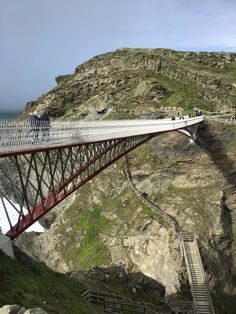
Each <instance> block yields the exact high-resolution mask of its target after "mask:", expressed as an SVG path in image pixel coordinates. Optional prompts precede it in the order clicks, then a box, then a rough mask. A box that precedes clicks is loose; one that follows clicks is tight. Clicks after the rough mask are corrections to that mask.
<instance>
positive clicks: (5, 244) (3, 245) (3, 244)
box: [0, 233, 15, 259]
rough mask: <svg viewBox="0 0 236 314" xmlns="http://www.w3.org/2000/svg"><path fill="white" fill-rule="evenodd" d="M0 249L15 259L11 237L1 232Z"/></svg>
mask: <svg viewBox="0 0 236 314" xmlns="http://www.w3.org/2000/svg"><path fill="white" fill-rule="evenodd" d="M0 249H1V250H2V251H3V252H4V253H5V254H7V255H8V256H10V257H11V258H13V259H15V255H14V251H13V247H12V242H11V239H10V238H9V237H7V236H5V235H4V234H2V233H0Z"/></svg>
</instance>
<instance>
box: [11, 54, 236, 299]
mask: <svg viewBox="0 0 236 314" xmlns="http://www.w3.org/2000/svg"><path fill="white" fill-rule="evenodd" d="M235 68H236V56H235V54H230V53H193V52H191V53H186V52H175V51H171V50H164V49H128V48H127V49H121V50H117V51H115V52H110V53H107V54H104V55H100V56H97V57H95V58H92V59H91V60H89V61H87V62H85V63H84V64H82V65H80V66H78V67H77V68H76V70H75V72H74V73H73V74H71V75H65V76H59V77H58V78H57V79H56V81H57V85H56V87H55V88H54V89H52V90H51V91H49V92H48V93H47V94H44V95H42V96H41V97H39V98H38V100H36V101H34V102H31V103H28V104H27V106H26V111H25V113H24V114H23V115H22V118H25V117H27V114H28V112H29V111H32V110H34V109H37V110H38V111H41V110H45V109H47V110H48V112H49V115H50V117H51V119H61V120H64V119H67V120H69V119H87V120H91V119H119V118H157V117H165V116H168V115H172V114H176V113H177V112H179V113H184V112H186V113H187V112H188V113H191V114H192V113H193V110H194V109H195V108H200V109H202V110H204V111H205V112H206V113H207V114H208V115H207V121H206V123H205V125H203V126H202V128H201V129H199V132H198V137H197V143H192V142H189V140H188V139H187V138H185V137H184V136H183V135H179V134H175V133H173V134H172V133H170V134H165V135H162V136H159V137H157V138H155V139H153V140H152V141H150V142H149V143H147V144H144V145H142V146H141V147H140V148H138V149H136V150H135V151H134V152H132V154H130V163H131V171H132V176H133V180H134V183H135V185H136V187H137V188H138V189H139V190H140V191H142V192H145V193H147V194H148V196H149V197H151V198H152V199H153V201H154V202H155V203H156V204H158V206H160V207H161V208H162V209H163V210H165V211H166V212H167V213H169V214H171V215H172V216H174V217H175V218H176V219H177V220H178V222H179V224H180V226H181V228H182V229H183V230H185V231H186V232H191V233H193V234H195V235H196V236H197V237H198V238H199V241H201V242H202V244H203V245H204V246H205V247H206V248H207V249H208V250H209V254H210V255H211V256H213V257H214V259H215V260H216V261H217V262H216V263H212V262H211V260H210V258H209V257H207V255H204V264H205V268H206V271H207V273H208V280H209V283H210V284H211V287H212V290H213V291H220V292H222V291H224V292H225V293H228V294H230V295H234V294H235V293H236V292H235V291H236V290H235V287H236V285H235V279H236V250H235V249H236V248H235V241H234V239H235V237H236V227H235V221H236V208H235V204H236V193H235V191H236V189H235V184H236V182H235V177H236V175H235V169H236V141H235V135H236V124H235V123H230V120H229V119H228V118H227V117H226V118H225V116H224V115H223V113H226V114H227V113H229V115H233V114H234V110H235V100H236V80H235V77H234V74H233V73H234V70H235ZM217 112H218V113H221V115H220V116H219V117H217V116H214V115H212V114H213V113H217ZM88 195H89V197H88ZM60 206H61V207H60V210H59V213H58V214H54V218H53V219H51V218H48V221H50V223H51V222H53V223H52V224H51V225H50V228H49V229H48V230H47V231H46V232H44V233H43V234H41V235H39V234H35V235H33V236H32V235H26V234H23V235H22V236H21V237H20V238H19V239H18V240H17V243H18V245H19V246H21V248H23V249H24V250H25V251H26V252H28V253H29V254H31V255H33V256H34V257H37V258H38V259H40V260H42V261H45V262H46V263H47V265H48V266H50V267H51V268H53V269H55V270H57V271H61V272H66V271H75V270H81V269H88V268H89V267H91V266H95V265H100V266H107V265H110V264H119V265H120V264H121V265H123V266H124V267H125V269H126V270H127V271H128V272H137V271H142V272H143V273H144V274H145V275H148V276H149V277H151V278H153V279H155V280H157V281H160V282H161V283H162V284H163V285H164V286H165V287H166V291H167V294H173V293H176V292H179V291H180V290H181V287H183V286H184V284H185V281H186V273H185V267H184V264H183V259H182V255H181V252H180V249H179V242H178V240H176V239H175V238H174V237H173V235H172V232H171V230H170V228H169V226H168V224H166V222H165V221H164V220H163V219H160V217H159V216H158V215H157V214H156V213H154V212H153V211H151V210H150V209H149V208H147V207H146V206H145V205H144V204H143V203H141V202H140V200H138V199H137V198H136V196H135V195H134V194H133V192H132V190H131V189H130V187H129V185H128V183H127V178H126V175H125V173H124V166H123V162H122V161H119V162H117V163H116V164H114V165H112V166H110V167H109V168H108V169H107V170H105V171H104V172H102V173H101V174H100V175H98V176H97V177H96V178H94V179H93V180H91V181H90V182H88V183H87V184H86V185H85V186H83V187H82V188H81V189H79V190H78V191H77V192H75V193H74V195H72V196H71V197H70V198H69V200H66V201H65V202H64V203H62V204H61V205H60ZM61 209H63V210H61ZM54 212H55V213H56V212H57V209H55V211H54ZM55 217H56V218H55Z"/></svg>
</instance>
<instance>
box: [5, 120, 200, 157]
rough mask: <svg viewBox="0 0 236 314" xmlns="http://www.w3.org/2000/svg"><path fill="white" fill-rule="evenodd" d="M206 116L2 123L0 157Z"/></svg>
mask: <svg viewBox="0 0 236 314" xmlns="http://www.w3.org/2000/svg"><path fill="white" fill-rule="evenodd" d="M203 119H204V117H203V116H200V117H195V118H189V119H186V120H182V119H181V120H176V121H172V120H170V119H164V120H115V121H70V122H68V121H52V122H48V121H29V120H26V121H20V120H0V144H1V146H0V156H1V155H2V154H4V153H7V152H17V151H22V150H30V149H35V148H44V147H46V148H47V147H51V146H52V147H54V146H58V145H63V144H64V145H68V144H71V145H73V144H76V143H78V144H79V143H87V142H94V141H102V140H104V139H114V138H124V137H127V136H138V135H144V134H157V133H160V132H165V131H172V130H178V129H181V128H185V127H188V126H191V125H195V124H198V123H200V122H202V121H203Z"/></svg>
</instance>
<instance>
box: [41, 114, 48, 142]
mask: <svg viewBox="0 0 236 314" xmlns="http://www.w3.org/2000/svg"><path fill="white" fill-rule="evenodd" d="M39 122H40V129H41V132H42V141H44V142H48V141H49V133H50V120H49V116H48V113H47V112H46V111H44V112H43V114H41V116H40V117H39Z"/></svg>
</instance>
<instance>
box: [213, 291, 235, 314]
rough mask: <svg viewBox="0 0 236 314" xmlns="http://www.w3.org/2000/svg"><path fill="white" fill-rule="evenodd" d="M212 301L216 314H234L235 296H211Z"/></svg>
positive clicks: (220, 294) (221, 294) (218, 294)
mask: <svg viewBox="0 0 236 314" xmlns="http://www.w3.org/2000/svg"><path fill="white" fill-rule="evenodd" d="M212 301H213V306H214V309H215V312H216V314H235V309H236V295H227V294H223V293H217V294H212Z"/></svg>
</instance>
